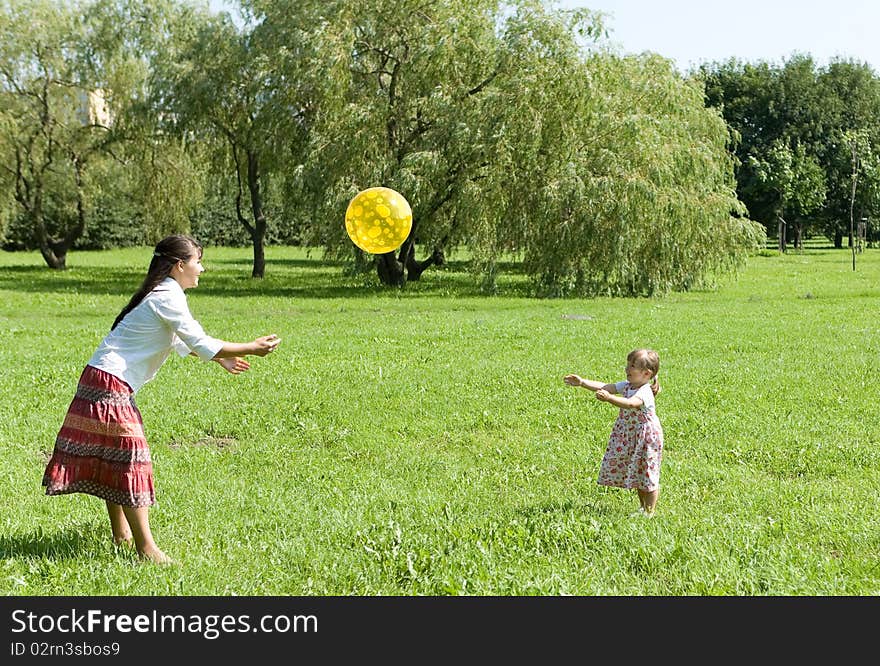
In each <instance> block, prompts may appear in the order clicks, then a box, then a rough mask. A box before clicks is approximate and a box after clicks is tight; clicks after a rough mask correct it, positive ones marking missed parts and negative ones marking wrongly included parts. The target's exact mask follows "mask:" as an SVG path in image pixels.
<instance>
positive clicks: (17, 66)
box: [0, 0, 108, 269]
mask: <svg viewBox="0 0 880 666" xmlns="http://www.w3.org/2000/svg"><path fill="white" fill-rule="evenodd" d="M85 32H86V31H85V27H84V25H83V21H82V17H81V16H80V14H79V13H78V12H77V10H76V8H75V7H74V6H73V5H72V4H70V3H66V2H65V3H58V2H50V1H49V0H27V1H26V2H15V3H11V2H8V1H4V2H2V3H0V169H2V172H3V180H4V181H5V183H6V184H7V187H8V188H9V190H10V191H11V192H12V194H13V198H14V200H15V202H16V204H17V207H18V211H17V212H18V214H19V215H20V216H21V217H22V218H23V220H24V224H25V225H26V226H27V228H28V229H29V230H30V233H31V235H32V238H31V239H30V241H31V242H32V244H33V246H35V247H36V248H38V249H39V250H40V253H41V254H42V256H43V259H44V260H45V262H46V264H47V265H48V266H49V267H51V268H54V269H64V268H65V267H66V265H67V253H68V251H69V250H70V248H71V247H72V246H73V244H74V243H75V242H76V240H77V239H78V238H80V237H81V236H82V234H83V232H84V230H85V224H86V193H85V182H86V168H87V164H88V162H89V160H90V159H91V157H92V155H93V154H94V153H95V152H96V151H98V149H99V146H100V145H101V143H102V142H103V140H104V135H105V132H106V130H107V129H108V128H107V126H106V120H105V119H104V117H103V114H100V113H98V114H96V113H94V111H96V110H97V109H96V108H95V107H96V106H101V107H103V103H104V99H103V96H102V95H100V92H99V91H97V90H95V89H94V86H93V83H92V82H91V81H88V80H84V77H83V76H82V70H81V69H80V64H81V59H80V58H79V54H80V53H81V52H82V45H83V41H84V37H85ZM101 110H103V109H101Z"/></svg>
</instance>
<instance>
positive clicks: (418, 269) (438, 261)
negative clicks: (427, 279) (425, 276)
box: [406, 247, 446, 282]
mask: <svg viewBox="0 0 880 666" xmlns="http://www.w3.org/2000/svg"><path fill="white" fill-rule="evenodd" d="M445 263H446V255H445V254H444V253H443V250H442V249H441V248H439V247H437V248H434V251H433V252H432V253H431V256H430V257H428V258H427V259H425V260H424V261H416V259H415V251H414V248H412V247H411V248H410V251H409V253H408V254H407V256H406V272H407V279H409V280H411V281H414V282H417V281H418V280H419V278H421V277H422V273H424V272H425V270H426V269H428V268H430V267H431V266H442V265H443V264H445Z"/></svg>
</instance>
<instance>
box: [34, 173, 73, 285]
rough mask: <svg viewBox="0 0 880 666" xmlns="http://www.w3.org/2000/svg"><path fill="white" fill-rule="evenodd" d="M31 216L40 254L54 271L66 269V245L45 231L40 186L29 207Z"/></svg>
mask: <svg viewBox="0 0 880 666" xmlns="http://www.w3.org/2000/svg"><path fill="white" fill-rule="evenodd" d="M31 217H32V218H33V224H34V238H35V239H36V242H37V247H39V248H40V254H41V255H42V256H43V260H44V261H45V262H46V265H47V266H48V267H49V268H51V269H53V270H56V271H63V270H66V269H67V246H66V245H64V243H63V242H59V241H56V240H55V239H53V238H50V237H49V234H48V233H47V232H46V223H45V222H44V220H43V192H42V188H40V189H39V190H38V191H37V193H36V195H35V196H34V205H33V208H32V209H31Z"/></svg>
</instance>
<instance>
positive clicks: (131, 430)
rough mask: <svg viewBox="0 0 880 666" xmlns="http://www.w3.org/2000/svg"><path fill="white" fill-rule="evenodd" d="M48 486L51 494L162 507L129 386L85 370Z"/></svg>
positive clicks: (54, 456) (88, 368)
mask: <svg viewBox="0 0 880 666" xmlns="http://www.w3.org/2000/svg"><path fill="white" fill-rule="evenodd" d="M43 485H44V486H46V494H47V495H64V494H67V493H87V494H89V495H95V496H96V497H100V498H102V499H105V500H109V501H110V502H113V503H114V504H121V505H122V506H132V507H141V506H150V505H152V504H155V503H156V493H155V490H154V488H153V462H152V459H151V458H150V449H149V447H148V446H147V439H146V437H145V435H144V422H143V420H142V419H141V413H140V411H138V408H137V406H136V405H135V404H134V394H133V391H132V390H131V387H130V386H129V385H128V384H126V383H125V382H124V381H122V380H121V379H119V378H117V377H114V376H113V375H111V374H109V373H107V372H104V371H103V370H98V369H97V368H93V367H92V366H90V365H87V366H86V367H85V370H83V373H82V376H81V377H80V378H79V384H78V385H77V387H76V395H75V396H74V398H73V402H71V403H70V407H69V408H68V410H67V416H65V417H64V424H63V425H62V426H61V430H60V431H59V433H58V437H57V438H56V439H55V450H54V452H53V453H52V457H51V458H50V459H49V463H48V464H47V465H46V472H45V474H43Z"/></svg>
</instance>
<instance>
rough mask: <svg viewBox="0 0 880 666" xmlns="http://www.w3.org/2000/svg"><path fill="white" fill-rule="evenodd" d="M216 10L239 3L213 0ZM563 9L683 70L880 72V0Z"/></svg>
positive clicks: (624, 47) (667, 1)
mask: <svg viewBox="0 0 880 666" xmlns="http://www.w3.org/2000/svg"><path fill="white" fill-rule="evenodd" d="M208 2H209V5H210V6H211V7H212V8H213V9H222V8H226V7H228V6H230V5H231V6H236V5H237V3H235V2H228V1H226V0H208ZM554 4H555V5H556V6H558V7H560V8H571V7H587V8H589V9H593V10H597V11H602V12H604V13H606V14H608V18H607V21H606V25H607V28H608V31H609V33H610V41H611V42H612V43H614V44H615V46H616V47H617V48H618V50H619V51H620V52H622V53H641V52H643V51H652V52H654V53H659V54H660V55H662V56H665V57H667V58H671V59H672V60H674V61H675V63H676V65H677V66H678V68H679V69H680V70H681V71H683V72H684V71H687V70H688V69H689V68H691V67H692V66H695V65H699V64H700V63H702V62H706V61H719V60H722V61H723V60H727V59H728V58H730V57H736V58H739V59H740V60H745V61H749V62H755V61H757V60H766V61H768V62H772V63H776V64H781V63H782V62H784V61H785V60H787V59H788V58H790V57H791V55H792V54H793V53H805V54H810V55H812V56H813V58H814V59H815V60H816V62H817V63H818V64H819V65H820V66H823V65H827V64H828V61H829V60H830V59H831V58H834V57H842V58H847V59H854V60H857V61H860V62H867V63H868V64H869V65H871V67H873V68H874V71H875V72H877V73H878V74H880V0H834V1H833V2H830V1H829V0H821V1H820V0H725V1H719V0H556V2H555V3H554Z"/></svg>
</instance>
